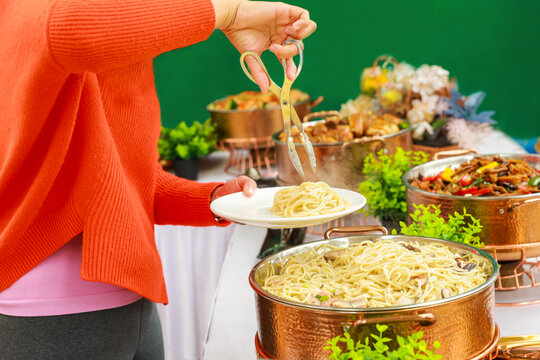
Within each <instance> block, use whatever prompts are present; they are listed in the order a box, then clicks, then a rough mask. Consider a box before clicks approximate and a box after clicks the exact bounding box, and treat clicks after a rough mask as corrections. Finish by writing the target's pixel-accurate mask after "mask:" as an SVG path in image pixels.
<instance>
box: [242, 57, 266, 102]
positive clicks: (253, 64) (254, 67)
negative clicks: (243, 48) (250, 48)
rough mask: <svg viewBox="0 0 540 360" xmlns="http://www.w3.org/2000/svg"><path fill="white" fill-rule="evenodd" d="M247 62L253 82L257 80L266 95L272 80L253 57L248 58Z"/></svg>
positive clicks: (246, 58)
mask: <svg viewBox="0 0 540 360" xmlns="http://www.w3.org/2000/svg"><path fill="white" fill-rule="evenodd" d="M245 61H246V64H247V65H248V68H249V72H250V73H251V76H252V77H253V80H255V82H256V83H257V84H258V85H259V87H260V88H261V91H262V92H263V93H266V92H267V91H268V89H269V88H270V79H268V75H267V74H266V72H265V71H264V70H263V69H262V67H261V65H260V64H259V62H258V61H257V60H255V58H253V57H252V56H246V57H245Z"/></svg>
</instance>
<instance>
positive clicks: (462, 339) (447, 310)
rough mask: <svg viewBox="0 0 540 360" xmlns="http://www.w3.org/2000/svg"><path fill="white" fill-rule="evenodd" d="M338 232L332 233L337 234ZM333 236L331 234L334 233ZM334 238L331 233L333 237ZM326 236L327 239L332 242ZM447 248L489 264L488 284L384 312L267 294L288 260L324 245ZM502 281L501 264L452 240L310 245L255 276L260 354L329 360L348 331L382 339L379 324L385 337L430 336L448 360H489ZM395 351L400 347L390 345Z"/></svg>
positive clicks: (277, 258)
mask: <svg viewBox="0 0 540 360" xmlns="http://www.w3.org/2000/svg"><path fill="white" fill-rule="evenodd" d="M331 230H332V229H331ZM331 230H330V231H331ZM327 234H328V235H329V233H328V232H327ZM327 234H325V236H327ZM379 239H384V240H392V241H403V240H404V241H411V240H413V241H416V242H418V243H419V244H425V243H433V242H436V243H442V244H444V245H447V246H449V247H451V248H455V249H460V251H467V252H474V253H475V254H477V255H480V256H481V257H482V258H484V259H485V261H486V262H488V263H489V265H490V266H489V267H490V268H491V274H490V277H489V278H488V280H487V281H486V282H485V283H484V284H482V285H480V286H478V287H476V288H474V289H472V290H469V291H467V292H465V293H463V294H460V295H456V296H452V297H449V298H445V299H441V300H436V301H430V302H425V303H419V304H413V305H403V306H392V307H383V308H362V309H353V308H335V307H328V306H318V305H308V304H303V303H299V302H294V301H290V300H287V299H283V298H280V297H277V296H275V295H273V294H271V293H269V292H267V291H265V290H263V289H262V284H263V282H264V277H265V276H266V274H267V272H266V271H268V270H269V269H268V268H269V267H271V268H274V269H275V270H279V268H280V266H281V264H282V262H283V261H284V259H285V258H286V257H287V256H291V255H295V254H300V253H302V252H305V251H308V250H312V249H316V248H318V247H319V246H321V245H323V244H330V245H332V246H336V247H348V246H349V245H350V244H354V243H359V242H361V241H365V240H373V241H376V240H379ZM497 275H498V266H497V263H496V262H495V260H494V259H493V258H492V257H491V256H490V255H489V254H487V253H486V252H483V251H481V250H478V249H475V248H473V247H470V246H467V245H462V244H457V243H453V242H450V241H446V240H440V239H431V238H424V237H413V236H404V235H356V236H349V237H341V238H335V239H331V240H321V241H315V242H310V243H307V244H304V245H299V246H297V247H294V248H291V249H289V250H285V251H283V252H280V253H278V254H275V255H272V256H270V257H268V258H266V259H265V260H263V261H261V262H260V263H259V264H257V265H256V266H255V267H254V268H253V270H252V271H251V273H250V275H249V283H250V285H251V287H252V288H253V290H254V291H255V302H256V308H257V320H258V339H257V341H258V342H259V343H258V346H259V347H260V349H259V353H264V354H265V356H266V357H268V358H270V359H287V360H297V359H298V360H299V359H306V360H307V359H310V360H312V359H321V360H322V359H328V356H329V355H330V351H329V350H323V347H325V346H326V345H328V344H327V341H328V340H330V339H332V338H333V337H335V336H338V335H343V333H344V331H345V330H348V331H349V333H350V334H351V336H352V337H353V338H356V339H358V338H360V339H363V338H365V337H367V336H369V335H370V334H377V333H378V332H377V330H376V324H387V325H388V329H387V330H386V332H385V336H388V337H395V336H396V335H400V336H408V335H411V334H413V333H415V332H417V331H420V330H422V331H423V332H424V340H425V341H426V343H428V344H432V343H433V342H434V341H435V340H437V341H439V342H440V344H441V347H440V349H438V350H437V353H438V354H441V355H443V358H444V359H445V360H464V359H489V358H490V357H489V355H490V353H491V352H492V350H493V348H494V346H493V344H496V343H497V341H498V331H497V327H496V324H495V321H494V318H493V314H494V308H495V290H494V282H495V280H496V278H497ZM389 344H390V345H389V346H391V347H392V346H395V345H394V344H393V343H389Z"/></svg>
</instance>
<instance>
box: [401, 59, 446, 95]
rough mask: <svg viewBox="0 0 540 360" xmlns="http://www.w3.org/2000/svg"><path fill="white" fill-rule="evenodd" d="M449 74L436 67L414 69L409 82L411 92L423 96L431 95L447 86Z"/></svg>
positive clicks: (426, 66)
mask: <svg viewBox="0 0 540 360" xmlns="http://www.w3.org/2000/svg"><path fill="white" fill-rule="evenodd" d="M448 76H449V72H448V71H447V70H444V69H443V68H442V67H440V66H438V65H432V66H429V65H425V64H424V65H422V66H420V67H419V68H418V69H416V72H415V75H414V76H413V77H412V78H411V79H410V80H409V83H410V85H411V88H412V91H413V92H414V93H417V94H420V95H421V96H422V98H424V96H429V95H433V94H434V93H435V92H436V91H438V90H440V89H443V88H445V87H446V86H448Z"/></svg>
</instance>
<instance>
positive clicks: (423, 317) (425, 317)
mask: <svg viewBox="0 0 540 360" xmlns="http://www.w3.org/2000/svg"><path fill="white" fill-rule="evenodd" d="M412 321H418V322H419V323H420V325H422V326H430V325H433V324H435V323H436V322H437V318H436V317H435V315H434V314H432V313H424V314H407V315H390V316H377V317H372V318H367V319H366V318H364V319H358V320H356V321H353V322H350V323H342V324H341V325H342V327H343V329H344V330H345V331H347V332H352V331H354V330H355V329H356V328H357V327H358V326H361V325H372V324H388V323H397V322H412Z"/></svg>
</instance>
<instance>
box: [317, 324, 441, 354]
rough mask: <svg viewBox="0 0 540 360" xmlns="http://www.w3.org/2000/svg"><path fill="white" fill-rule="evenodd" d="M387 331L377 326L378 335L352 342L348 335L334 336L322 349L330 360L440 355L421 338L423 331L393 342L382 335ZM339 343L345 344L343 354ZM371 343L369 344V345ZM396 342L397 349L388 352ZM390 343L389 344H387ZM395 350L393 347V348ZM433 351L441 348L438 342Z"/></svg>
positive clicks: (381, 326)
mask: <svg viewBox="0 0 540 360" xmlns="http://www.w3.org/2000/svg"><path fill="white" fill-rule="evenodd" d="M387 329H388V326H387V325H379V324H377V330H378V331H379V334H378V335H376V334H371V337H372V339H370V338H369V337H366V338H365V339H363V340H362V339H359V340H358V342H356V344H355V342H354V340H353V339H352V338H351V335H350V334H349V333H347V332H346V333H345V334H344V336H336V337H335V338H333V339H332V340H330V341H328V344H329V346H325V347H324V349H328V350H331V351H332V354H331V355H330V357H329V359H330V360H418V359H422V360H439V359H442V355H438V354H435V353H434V352H433V351H432V350H429V349H428V346H427V344H426V342H425V341H424V340H422V338H423V337H424V332H423V331H418V332H416V333H414V334H412V335H410V336H407V337H406V338H405V337H401V336H399V335H398V336H397V337H396V339H395V340H392V339H391V338H389V337H384V336H383V333H384V332H385V331H386V330H387ZM340 342H342V343H345V344H346V350H345V352H344V351H343V350H342V348H341V347H340V346H339V345H338V344H339V343H340ZM370 342H371V343H370ZM396 342H397V348H396V349H395V350H390V346H388V345H390V344H391V343H393V344H395V343H396ZM389 343H390V344H389ZM393 347H394V348H395V346H393ZM432 347H433V350H437V349H438V348H440V347H441V344H440V343H439V342H438V341H434V342H433V346H432Z"/></svg>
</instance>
